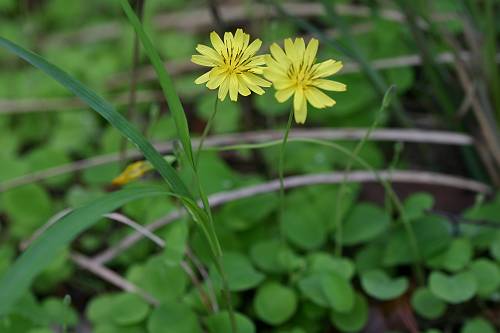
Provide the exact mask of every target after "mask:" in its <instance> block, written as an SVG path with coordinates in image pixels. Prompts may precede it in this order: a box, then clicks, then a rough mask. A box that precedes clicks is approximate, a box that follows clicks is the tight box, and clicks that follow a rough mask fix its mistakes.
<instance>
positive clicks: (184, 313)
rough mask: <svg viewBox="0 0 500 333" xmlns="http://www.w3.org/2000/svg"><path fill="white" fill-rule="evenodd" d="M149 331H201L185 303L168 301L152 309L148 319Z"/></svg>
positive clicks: (187, 332) (155, 332)
mask: <svg viewBox="0 0 500 333" xmlns="http://www.w3.org/2000/svg"><path fill="white" fill-rule="evenodd" d="M147 326H148V332H149V333H201V332H202V329H201V327H200V324H199V323H198V318H197V317H196V314H195V313H194V312H193V311H192V310H191V309H190V308H189V307H188V306H187V305H185V304H183V303H180V302H169V303H164V304H161V305H160V306H159V307H157V308H156V309H154V310H153V313H152V314H151V316H150V317H149V319H148V324H147Z"/></svg>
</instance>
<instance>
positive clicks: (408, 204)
mask: <svg viewBox="0 0 500 333" xmlns="http://www.w3.org/2000/svg"><path fill="white" fill-rule="evenodd" d="M433 205H434V197H433V196H432V195H430V194H429V193H424V192H421V193H414V194H412V195H410V196H409V197H408V198H407V199H406V200H405V202H404V204H403V206H404V210H405V213H406V217H407V218H408V219H410V220H414V219H416V218H419V217H422V216H423V215H424V214H425V211H426V210H427V209H431V208H432V206H433Z"/></svg>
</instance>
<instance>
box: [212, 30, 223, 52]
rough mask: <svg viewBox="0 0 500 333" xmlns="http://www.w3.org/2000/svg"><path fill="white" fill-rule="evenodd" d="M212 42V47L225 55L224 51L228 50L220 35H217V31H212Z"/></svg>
mask: <svg viewBox="0 0 500 333" xmlns="http://www.w3.org/2000/svg"><path fill="white" fill-rule="evenodd" d="M210 41H211V42H212V46H213V47H214V49H215V50H216V51H217V52H218V53H220V54H224V52H223V51H225V50H226V47H225V46H224V42H223V41H222V39H221V38H220V36H219V34H217V33H216V32H215V31H212V32H211V33H210Z"/></svg>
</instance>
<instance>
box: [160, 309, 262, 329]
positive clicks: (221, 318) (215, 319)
mask: <svg viewBox="0 0 500 333" xmlns="http://www.w3.org/2000/svg"><path fill="white" fill-rule="evenodd" d="M235 318H236V327H237V328H238V333H255V325H254V324H253V323H252V321H251V320H250V319H249V318H248V317H247V316H245V315H243V314H241V313H235ZM205 322H206V324H207V328H208V332H209V333H233V331H232V329H231V322H230V321H229V313H228V312H227V311H221V312H219V313H216V314H213V315H210V316H209V317H208V318H207V319H206V320H205ZM162 333H167V332H162Z"/></svg>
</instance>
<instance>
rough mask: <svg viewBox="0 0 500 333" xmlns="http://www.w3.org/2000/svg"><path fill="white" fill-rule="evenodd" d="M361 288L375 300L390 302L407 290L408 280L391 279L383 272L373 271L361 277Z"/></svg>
mask: <svg viewBox="0 0 500 333" xmlns="http://www.w3.org/2000/svg"><path fill="white" fill-rule="evenodd" d="M361 286H362V287H363V289H364V290H365V291H366V293H367V294H368V295H370V296H372V297H374V298H376V299H379V300H390V299H395V298H398V297H399V296H401V295H402V294H403V293H404V292H405V291H406V289H408V279H407V278H405V277H400V278H395V279H392V278H391V277H389V276H388V275H387V273H385V272H384V271H382V270H379V269H374V270H371V271H367V272H365V273H363V274H362V275H361Z"/></svg>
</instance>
